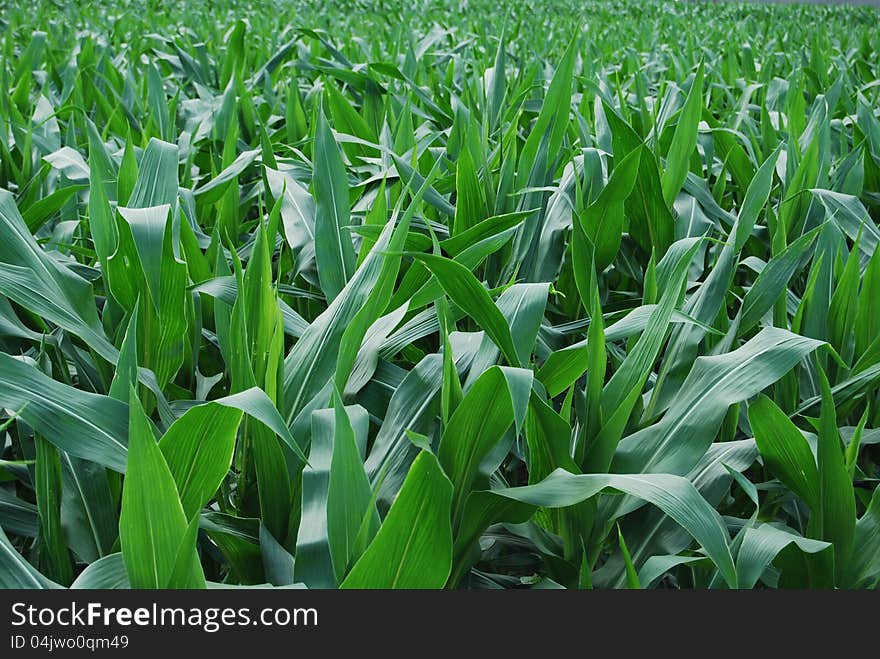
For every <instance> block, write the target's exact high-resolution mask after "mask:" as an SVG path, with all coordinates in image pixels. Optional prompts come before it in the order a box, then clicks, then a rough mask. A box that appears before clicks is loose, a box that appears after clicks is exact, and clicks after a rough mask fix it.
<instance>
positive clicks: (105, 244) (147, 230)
mask: <svg viewBox="0 0 880 659" xmlns="http://www.w3.org/2000/svg"><path fill="white" fill-rule="evenodd" d="M0 8H2V11H0V91H2V93H0V587H4V588H67V587H72V588H87V589H89V588H102V589H108V588H133V589H166V588H172V589H183V588H186V589H191V588H206V587H207V588H220V587H224V588H227V587H244V586H254V585H259V586H262V587H266V588H268V587H297V588H301V587H307V588H356V589H374V588H380V589H390V588H404V589H434V588H451V589H455V588H459V589H507V588H518V589H530V588H542V589H546V588H601V589H610V588H667V589H668V588H678V589H707V588H722V589H734V588H847V589H852V588H876V587H877V586H878V583H880V494H878V492H880V490H878V479H880V448H878V444H880V390H878V382H880V311H878V309H880V306H878V305H880V249H878V242H880V229H878V224H877V223H878V220H880V110H878V108H880V102H878V99H880V56H878V51H880V31H878V30H877V25H878V19H880V13H878V10H877V9H875V8H870V7H826V6H820V5H806V6H800V5H761V4H756V5H740V4H724V3H721V4H719V3H696V2H695V3H675V2H661V1H660V0H650V1H648V2H636V1H635V0H607V1H604V2H596V1H587V2H581V3H568V2H562V1H561V0H537V1H536V2H534V3H528V4H524V3H515V2H510V1H508V0H501V1H499V2H484V1H482V0H471V1H470V2H468V1H465V0H415V2H406V3H404V2H387V3H386V2H382V3H378V2H372V0H369V1H368V0H361V1H356V2H341V3H320V2H313V1H306V2H277V3H268V2H255V3H254V2H251V3H248V2H237V1H234V0H219V1H217V2H202V1H196V2H189V3H164V2H160V1H152V2H135V1H133V0H122V1H121V2H108V1H106V0H95V1H94V2H83V3H58V2H51V1H48V0H46V1H35V2H32V3H8V2H0Z"/></svg>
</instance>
